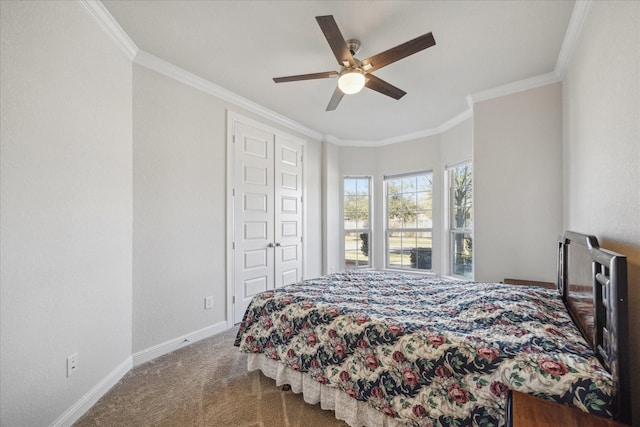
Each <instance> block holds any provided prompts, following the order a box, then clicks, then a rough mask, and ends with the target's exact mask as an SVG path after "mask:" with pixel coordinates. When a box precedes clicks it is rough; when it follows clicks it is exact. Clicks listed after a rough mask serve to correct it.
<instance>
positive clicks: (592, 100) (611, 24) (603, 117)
mask: <svg viewBox="0 0 640 427" xmlns="http://www.w3.org/2000/svg"><path fill="white" fill-rule="evenodd" d="M639 58H640V3H639V2H635V1H630V2H615V1H611V2H594V3H593V5H592V8H591V11H590V15H589V17H588V19H587V20H586V22H585V24H584V27H583V29H582V34H581V36H580V39H579V42H578V44H577V45H576V48H575V51H574V54H573V56H572V59H571V62H570V63H569V67H568V70H567V74H566V77H565V79H564V82H563V83H564V85H563V93H562V97H563V100H564V115H563V116H564V144H563V156H564V158H563V172H564V175H563V177H564V195H563V196H564V219H563V223H564V227H565V228H567V229H571V230H575V231H582V232H586V233H590V234H595V235H596V236H597V237H598V239H599V241H600V245H601V246H602V247H604V248H606V249H610V250H613V251H617V252H620V253H622V254H624V255H626V256H627V263H628V266H627V271H628V275H629V317H630V322H631V325H630V328H629V330H630V337H629V339H630V342H631V364H632V372H631V385H632V386H631V387H632V394H633V395H632V400H633V402H635V403H636V405H634V406H633V408H632V411H633V417H634V423H633V425H634V426H640V409H638V405H637V403H638V402H640V364H638V363H637V361H638V360H639V359H640V310H639V309H638V307H639V306H640V59H639Z"/></svg>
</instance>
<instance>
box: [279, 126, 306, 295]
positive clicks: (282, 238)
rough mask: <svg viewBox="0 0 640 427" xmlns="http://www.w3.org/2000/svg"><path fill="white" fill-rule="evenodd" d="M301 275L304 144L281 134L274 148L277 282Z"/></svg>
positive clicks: (296, 278) (289, 282)
mask: <svg viewBox="0 0 640 427" xmlns="http://www.w3.org/2000/svg"><path fill="white" fill-rule="evenodd" d="M300 279H302V145H300V144H299V143H297V142H295V141H292V140H288V139H286V138H283V137H279V138H278V139H277V140H276V151H275V286H276V287H277V288H279V287H280V286H284V285H289V284H291V283H296V282H297V281H298V280H300Z"/></svg>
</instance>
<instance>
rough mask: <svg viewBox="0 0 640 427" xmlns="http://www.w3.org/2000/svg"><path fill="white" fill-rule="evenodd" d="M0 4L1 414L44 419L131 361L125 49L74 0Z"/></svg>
mask: <svg viewBox="0 0 640 427" xmlns="http://www.w3.org/2000/svg"><path fill="white" fill-rule="evenodd" d="M0 16H1V18H0V19H1V21H0V28H1V31H2V33H1V36H0V39H1V42H2V46H1V49H0V54H1V56H0V64H1V77H0V81H1V87H0V93H1V110H2V122H1V126H0V129H1V131H0V132H1V133H0V135H1V137H0V139H1V142H2V145H1V149H2V156H1V163H0V167H1V181H2V188H1V192H0V196H1V202H2V205H1V208H2V215H1V220H0V226H1V234H2V241H1V246H0V247H1V252H0V257H1V264H2V269H1V273H0V274H1V276H0V278H1V283H2V285H1V294H0V295H1V298H0V307H1V309H0V325H1V328H2V334H1V335H2V337H1V341H0V343H1V344H0V346H1V348H2V350H1V352H0V370H1V372H2V377H1V378H0V384H1V387H0V389H1V392H0V398H1V402H0V424H1V425H2V426H12V427H14V426H46V425H50V424H52V423H54V422H55V421H56V420H61V419H62V418H64V417H63V413H65V411H66V410H67V409H69V408H70V407H71V406H72V405H74V404H75V403H76V402H78V401H79V400H80V399H81V398H82V397H83V396H85V395H87V393H89V391H90V390H91V389H92V388H93V387H94V386H95V385H96V384H98V383H99V382H100V381H102V380H103V379H105V378H107V377H109V376H110V375H111V374H112V372H113V371H114V370H116V371H117V370H118V367H121V368H122V367H123V366H124V368H122V369H121V371H120V373H121V374H124V372H126V370H127V369H128V367H129V366H131V358H130V357H131V308H132V306H131V251H132V249H131V212H132V206H131V204H132V184H131V180H132V153H131V61H130V60H129V59H128V58H127V57H126V56H125V55H124V54H123V53H122V52H121V51H120V50H119V49H118V48H117V47H116V46H115V45H114V43H113V42H112V41H111V40H110V39H109V38H108V37H107V36H106V35H105V34H104V33H103V31H102V30H101V29H100V28H99V27H98V26H97V25H96V23H95V22H93V20H92V19H91V18H90V17H89V15H88V14H87V13H86V12H85V11H84V10H82V7H81V6H80V4H79V3H78V2H35V1H22V2H13V1H12V2H5V1H3V2H0ZM75 352H77V353H78V363H79V364H78V370H77V372H76V373H75V374H74V375H73V376H72V377H70V378H67V377H66V358H67V356H68V355H70V354H72V353H75ZM116 374H117V372H116Z"/></svg>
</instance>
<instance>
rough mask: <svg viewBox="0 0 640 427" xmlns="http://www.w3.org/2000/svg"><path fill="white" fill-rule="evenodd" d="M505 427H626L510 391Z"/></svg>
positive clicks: (577, 410)
mask: <svg viewBox="0 0 640 427" xmlns="http://www.w3.org/2000/svg"><path fill="white" fill-rule="evenodd" d="M507 427H627V425H626V424H621V423H618V422H615V421H612V420H608V419H606V418H602V417H599V416H597V415H592V414H587V413H586V412H582V411H581V410H579V409H576V408H572V407H571V406H567V405H560V404H558V403H555V402H551V401H549V400H545V399H541V398H539V397H535V396H532V395H530V394H526V393H520V392H518V391H511V392H510V396H509V410H508V411H507Z"/></svg>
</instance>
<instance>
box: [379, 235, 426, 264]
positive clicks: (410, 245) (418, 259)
mask: <svg viewBox="0 0 640 427" xmlns="http://www.w3.org/2000/svg"><path fill="white" fill-rule="evenodd" d="M431 249H432V233H431V232H415V231H406V232H389V233H387V268H394V269H403V270H431V269H432V263H431Z"/></svg>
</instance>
